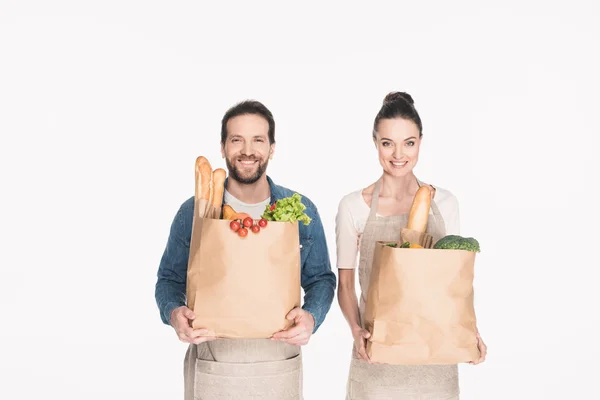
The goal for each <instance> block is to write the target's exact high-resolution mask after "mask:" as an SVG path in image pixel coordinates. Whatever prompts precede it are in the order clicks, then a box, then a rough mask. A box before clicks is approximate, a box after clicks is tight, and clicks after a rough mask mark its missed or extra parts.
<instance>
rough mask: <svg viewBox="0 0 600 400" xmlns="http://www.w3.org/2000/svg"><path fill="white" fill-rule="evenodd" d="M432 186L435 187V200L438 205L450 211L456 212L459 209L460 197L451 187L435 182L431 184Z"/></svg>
mask: <svg viewBox="0 0 600 400" xmlns="http://www.w3.org/2000/svg"><path fill="white" fill-rule="evenodd" d="M431 186H433V187H434V188H435V195H434V197H433V201H435V204H436V205H437V206H438V207H440V208H442V209H443V210H445V211H446V212H450V213H454V212H456V211H457V210H458V198H457V197H456V195H455V194H454V193H453V192H452V191H451V190H450V189H447V188H445V187H441V186H437V185H436V184H435V183H434V184H431Z"/></svg>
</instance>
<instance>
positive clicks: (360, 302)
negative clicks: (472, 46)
mask: <svg viewBox="0 0 600 400" xmlns="http://www.w3.org/2000/svg"><path fill="white" fill-rule="evenodd" d="M372 136H373V143H374V145H375V148H376V150H377V156H378V158H379V163H380V165H381V167H382V169H383V174H382V175H381V177H380V178H379V179H377V180H376V182H375V183H373V184H371V185H369V186H368V187H366V188H364V189H363V188H361V189H358V190H355V191H353V192H351V193H349V194H347V195H345V196H344V197H343V198H342V199H341V201H340V203H339V207H338V213H337V216H336V244H337V267H338V271H339V286H338V299H339V303H340V307H341V309H342V312H343V314H344V316H345V317H346V320H347V321H348V324H349V326H350V329H351V332H352V336H353V337H354V346H353V349H352V358H351V364H350V371H349V375H348V383H347V397H346V398H347V399H352V400H367V399H382V398H389V399H395V400H403V399H413V398H415V394H417V393H418V395H419V396H421V397H422V398H427V399H444V400H456V399H458V397H459V382H458V368H457V364H456V363H449V364H448V363H446V364H444V363H442V364H431V363H429V362H427V361H423V360H424V359H427V358H428V357H430V356H431V354H445V350H444V349H446V348H447V347H448V344H447V343H446V342H444V337H443V336H440V335H438V334H437V331H436V329H435V327H434V326H432V325H431V322H430V321H427V320H425V319H424V318H427V317H429V316H430V312H431V310H430V307H431V306H432V305H433V304H434V303H435V302H436V300H437V301H441V302H444V301H445V300H444V299H442V298H441V297H440V296H439V295H436V296H434V297H433V298H429V297H427V299H426V300H427V302H426V303H423V304H420V303H415V301H416V300H417V299H418V297H414V296H418V293H419V292H420V291H422V290H425V291H426V292H427V293H432V292H434V291H436V290H437V289H436V287H437V288H440V287H443V285H444V284H446V283H448V282H449V281H450V280H451V278H450V277H448V276H446V274H447V273H448V272H449V271H442V270H441V269H442V267H441V266H436V267H432V268H429V269H428V270H425V269H424V268H422V267H419V268H420V270H421V271H415V268H414V267H415V266H416V264H414V263H412V261H410V260H412V258H417V257H420V256H419V255H420V254H426V252H427V254H429V253H430V252H431V253H432V252H433V251H438V250H434V249H432V248H431V247H432V246H435V244H436V243H439V241H440V239H441V238H443V237H445V236H448V235H458V234H459V213H458V201H457V199H456V197H455V196H454V195H453V194H452V193H451V192H450V191H449V190H447V189H444V188H442V187H439V186H437V185H436V186H435V187H434V186H433V185H430V184H429V185H428V184H424V183H423V182H421V181H420V180H419V179H417V178H416V176H415V175H414V172H413V169H414V167H415V166H416V164H417V161H418V158H419V149H420V144H421V141H422V137H423V126H422V122H421V119H420V116H419V114H418V112H417V110H416V108H415V105H414V101H413V99H412V97H411V96H410V95H409V94H407V93H404V92H393V93H390V94H388V95H387V96H386V97H385V99H384V102H383V105H382V106H381V109H380V110H379V112H378V113H377V115H376V117H375V120H374V123H373V132H372ZM423 188H429V189H431V190H430V193H429V200H427V196H426V195H427V192H428V190H427V189H423ZM415 199H418V200H416V201H415ZM428 203H429V204H428ZM424 210H427V217H426V218H424V215H425V214H424ZM410 214H412V215H410ZM409 217H410V221H409ZM409 223H410V225H409ZM388 244H389V245H390V246H388ZM442 244H443V242H442ZM384 246H385V247H384ZM421 247H422V248H421ZM439 251H442V250H439ZM432 254H433V253H432ZM455 254H458V253H455ZM404 255H406V257H404ZM376 258H377V259H376ZM467 258H468V257H467ZM357 259H358V266H357V265H356V260H357ZM409 261H410V262H411V264H410V266H409V265H406V266H404V264H402V263H404V262H409ZM433 261H435V260H432V262H433ZM425 264H426V263H425ZM433 264H435V262H433ZM376 265H378V266H379V267H381V268H379V267H376ZM388 265H392V266H393V267H392V268H387V266H388ZM397 266H398V268H396V267H397ZM357 267H358V268H357ZM427 268H428V267H427ZM356 269H358V279H359V285H360V299H357V297H356V291H355V275H356ZM468 269H469V267H468V266H467V267H466V271H467V272H468ZM372 270H373V273H372ZM409 270H410V272H407V271H409ZM455 271H456V270H455ZM371 280H375V282H373V284H372V285H371V284H370V281H371ZM467 280H468V279H467ZM386 281H389V282H386ZM371 287H375V288H376V289H375V290H373V291H370V288H371ZM446 289H448V287H444V290H446ZM455 289H456V290H457V294H458V296H459V297H460V298H462V299H464V300H465V301H466V302H468V301H469V293H468V292H469V290H470V289H469V287H468V285H467V287H466V288H465V286H464V285H460V286H459V287H456V288H454V287H452V288H451V291H454V290H455ZM377 290H378V292H377ZM407 298H410V299H411V300H408V302H407ZM451 303H452V304H451V305H450V304H449V303H448V304H445V305H444V308H443V311H442V314H443V316H444V317H447V318H449V319H451V318H452V316H451V314H449V313H448V311H449V310H450V308H451V307H452V306H456V304H457V303H456V302H454V300H452V302H451ZM466 308H467V309H468V308H469V306H468V305H467V306H466ZM380 316H384V317H385V318H389V320H387V321H384V318H383V317H382V318H380ZM369 321H370V322H369ZM438 322H441V321H438ZM472 328H473V325H472V324H468V325H467V327H466V330H465V332H466V336H468V339H467V340H466V341H463V342H466V343H468V346H469V349H470V350H469V356H468V357H467V358H469V357H470V355H471V354H472V353H471V351H472V349H473V347H472V345H473V344H474V345H475V346H476V348H477V350H478V352H480V354H481V355H480V357H479V358H478V359H475V360H473V363H474V364H477V363H479V362H482V361H483V360H484V359H485V354H486V351H487V350H486V346H485V344H484V343H483V341H482V340H481V337H480V336H479V334H478V333H477V337H476V338H474V337H471V336H470V332H471V329H472ZM476 329H477V328H476V327H475V330H476ZM459 336H460V335H459ZM409 342H410V343H412V344H415V345H423V346H420V347H419V348H412V349H411V348H407V347H403V350H406V349H408V350H410V351H411V352H412V356H411V359H404V360H401V359H400V357H403V356H404V354H405V353H404V352H397V351H395V348H396V346H397V345H398V344H402V345H404V346H406V345H408V343H409ZM385 351H389V352H390V353H391V357H390V358H387V359H385V356H384V355H385ZM369 353H370V354H369ZM370 355H371V356H372V357H373V358H376V359H380V360H383V361H387V362H380V363H375V362H373V360H372V359H371V357H370ZM399 360H400V361H401V363H397V362H398V361H399Z"/></svg>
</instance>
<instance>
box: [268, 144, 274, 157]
mask: <svg viewBox="0 0 600 400" xmlns="http://www.w3.org/2000/svg"><path fill="white" fill-rule="evenodd" d="M269 153H270V154H269V160H272V159H273V153H275V143H272V144H271V149H270V151H269Z"/></svg>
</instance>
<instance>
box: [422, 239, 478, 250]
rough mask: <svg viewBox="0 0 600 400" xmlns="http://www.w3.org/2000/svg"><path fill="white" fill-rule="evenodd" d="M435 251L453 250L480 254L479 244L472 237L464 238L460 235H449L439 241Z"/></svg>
mask: <svg viewBox="0 0 600 400" xmlns="http://www.w3.org/2000/svg"><path fill="white" fill-rule="evenodd" d="M433 248H434V249H453V250H467V251H474V252H476V253H479V252H480V248H479V242H478V241H477V239H474V238H472V237H462V236H459V235H447V236H444V237H443V238H441V239H440V240H438V241H437V242H436V243H435V245H434V246H433Z"/></svg>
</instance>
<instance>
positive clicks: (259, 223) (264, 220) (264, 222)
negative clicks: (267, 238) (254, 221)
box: [258, 218, 267, 228]
mask: <svg viewBox="0 0 600 400" xmlns="http://www.w3.org/2000/svg"><path fill="white" fill-rule="evenodd" d="M258 225H260V227H261V228H264V227H265V226H267V220H266V219H264V218H261V219H260V220H259V221H258Z"/></svg>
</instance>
